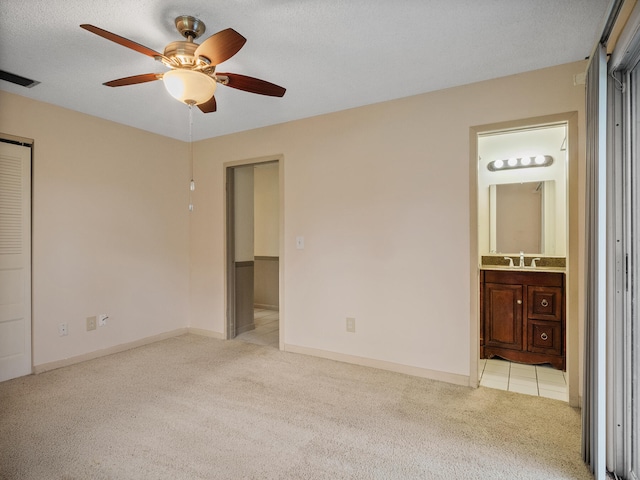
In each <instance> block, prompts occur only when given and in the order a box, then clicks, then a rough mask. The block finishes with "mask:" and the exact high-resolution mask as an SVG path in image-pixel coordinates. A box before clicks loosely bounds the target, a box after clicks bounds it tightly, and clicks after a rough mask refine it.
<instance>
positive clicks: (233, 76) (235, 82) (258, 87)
mask: <svg viewBox="0 0 640 480" xmlns="http://www.w3.org/2000/svg"><path fill="white" fill-rule="evenodd" d="M216 75H217V76H219V77H227V78H228V79H229V81H228V82H227V83H223V85H226V86H227V87H231V88H237V89H238V90H244V91H245V92H251V93H258V94H260V95H269V96H271V97H282V96H283V95H284V93H285V92H286V91H287V89H286V88H284V87H281V86H279V85H276V84H275V83H270V82H267V81H265V80H260V79H259V78H253V77H247V76H246V75H239V74H237V73H216Z"/></svg>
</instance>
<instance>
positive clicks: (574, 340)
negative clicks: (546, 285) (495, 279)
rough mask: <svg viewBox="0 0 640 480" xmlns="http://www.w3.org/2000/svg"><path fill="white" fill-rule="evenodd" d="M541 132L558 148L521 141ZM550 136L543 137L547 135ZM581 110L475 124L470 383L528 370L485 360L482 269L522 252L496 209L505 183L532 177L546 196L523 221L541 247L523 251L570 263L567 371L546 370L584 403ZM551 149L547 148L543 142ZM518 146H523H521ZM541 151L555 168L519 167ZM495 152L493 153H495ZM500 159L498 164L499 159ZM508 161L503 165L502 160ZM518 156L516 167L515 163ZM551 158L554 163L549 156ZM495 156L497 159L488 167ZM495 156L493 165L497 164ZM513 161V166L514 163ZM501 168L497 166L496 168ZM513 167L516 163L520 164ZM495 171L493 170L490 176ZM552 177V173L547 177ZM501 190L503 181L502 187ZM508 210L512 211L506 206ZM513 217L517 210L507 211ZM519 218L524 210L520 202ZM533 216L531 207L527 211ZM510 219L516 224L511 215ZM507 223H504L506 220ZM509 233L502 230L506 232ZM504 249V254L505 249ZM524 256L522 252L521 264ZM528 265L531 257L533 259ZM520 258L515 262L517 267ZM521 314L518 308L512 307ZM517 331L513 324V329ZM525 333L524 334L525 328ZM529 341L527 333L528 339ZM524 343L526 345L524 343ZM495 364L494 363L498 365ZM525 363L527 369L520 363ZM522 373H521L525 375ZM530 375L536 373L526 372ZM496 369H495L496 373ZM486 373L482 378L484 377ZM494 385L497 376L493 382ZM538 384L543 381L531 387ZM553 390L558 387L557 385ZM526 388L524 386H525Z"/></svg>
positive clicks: (572, 399) (574, 400) (573, 399)
mask: <svg viewBox="0 0 640 480" xmlns="http://www.w3.org/2000/svg"><path fill="white" fill-rule="evenodd" d="M538 134H545V135H546V136H547V137H549V138H550V143H549V147H548V148H553V152H551V151H550V152H551V153H548V152H546V151H545V152H540V151H538V152H534V151H529V150H530V149H531V147H525V148H522V146H523V145H526V143H523V142H522V140H523V139H524V138H526V137H527V136H530V137H531V138H535V137H537V136H538ZM545 135H542V137H544V136H545ZM576 140H577V113H575V112H570V113H566V114H559V115H551V116H547V117H537V118H531V119H523V120H520V121H513V122H504V123H500V124H491V125H483V126H479V127H473V128H471V131H470V152H471V156H470V172H471V175H470V178H471V183H470V190H471V195H470V204H471V205H470V208H471V211H472V212H477V214H475V215H471V216H470V217H471V219H470V223H471V232H470V233H471V235H470V237H471V252H470V253H471V255H470V257H471V276H470V280H471V298H472V302H471V322H472V325H471V370H470V383H471V385H476V386H477V385H479V384H481V380H483V377H484V375H485V374H486V373H487V370H486V369H487V368H489V373H491V370H494V371H495V373H496V376H497V377H502V378H501V380H500V381H501V382H502V383H504V386H503V387H502V388H503V389H505V390H507V389H509V388H508V385H509V384H510V383H511V378H512V377H511V378H510V376H509V372H511V369H512V368H513V370H514V372H511V373H512V374H513V373H515V374H516V375H517V376H525V375H524V372H520V369H522V370H525V368H524V365H522V366H521V365H519V364H518V363H517V362H516V363H515V364H514V362H505V363H504V364H499V363H500V362H501V361H502V360H495V361H493V360H492V361H485V360H484V359H480V350H481V348H480V343H481V341H482V338H483V333H484V332H482V331H481V323H482V322H481V305H482V303H483V299H482V298H481V295H480V290H481V289H480V283H481V272H482V271H483V257H485V260H486V259H487V257H488V258H489V259H490V258H491V257H496V258H498V257H499V259H502V256H509V254H515V255H512V256H514V258H516V257H517V256H519V251H522V250H523V249H522V248H519V249H518V251H513V252H512V251H509V252H506V251H504V250H503V247H502V246H500V241H502V240H501V238H502V239H503V240H504V235H502V236H499V235H497V231H496V228H497V225H498V224H499V223H500V220H499V219H497V218H496V216H497V214H498V213H499V212H500V211H501V210H504V208H502V207H498V208H496V207H497V206H496V198H498V197H497V195H496V192H499V190H500V188H498V185H500V184H514V183H528V184H529V185H534V184H535V188H529V189H528V190H526V191H527V195H529V196H534V195H536V196H539V195H542V198H541V199H540V200H536V202H537V203H536V205H539V206H540V207H539V211H540V218H539V219H536V220H537V221H536V222H532V221H528V222H525V223H526V226H527V227H532V224H533V223H536V224H539V228H538V231H537V233H533V234H529V236H533V237H535V240H536V242H535V243H534V244H536V245H539V247H538V248H539V251H536V252H525V253H527V257H530V258H528V259H527V260H528V261H530V260H531V259H532V258H534V257H535V258H537V257H539V256H543V257H558V258H561V259H562V261H563V262H564V265H565V268H564V273H565V279H566V283H565V298H566V304H565V307H566V313H565V325H566V329H565V335H564V341H565V346H566V348H565V351H564V354H565V356H566V372H564V374H563V372H561V371H559V372H543V373H550V374H551V375H549V376H548V377H553V378H551V379H550V381H551V382H553V383H559V381H560V378H556V375H555V373H559V374H560V375H562V376H563V378H562V380H563V382H566V387H565V388H566V392H565V393H563V399H564V400H568V401H569V403H570V404H571V405H573V406H577V405H578V403H579V375H580V373H579V371H580V365H579V358H580V357H579V354H578V344H579V342H578V274H577V273H578V268H577V267H578V235H577V234H576V232H577V226H578V225H577V219H578V215H577V208H578V197H577V141H576ZM545 148H547V147H545ZM516 150H518V151H517V152H516ZM541 153H543V154H544V155H549V156H551V157H554V162H555V165H554V164H551V167H552V168H551V167H549V166H546V167H540V168H536V167H535V166H533V165H531V167H530V168H520V162H521V161H522V162H526V164H525V165H524V167H528V165H530V164H534V163H535V162H536V156H538V155H540V154H541ZM489 157H490V158H489ZM496 161H497V162H496ZM500 161H503V164H504V167H507V168H503V169H502V170H500V171H497V170H499V169H500V168H502V166H503V164H502V163H501V162H500ZM516 161H517V163H518V164H517V165H516ZM542 161H543V160H542V159H540V162H541V164H542ZM545 161H548V159H547V160H545ZM489 162H492V163H493V164H492V165H489ZM494 162H495V163H494ZM511 162H513V165H511ZM496 165H497V168H494V167H496ZM514 165H515V166H514ZM522 172H526V173H527V175H528V177H527V178H521V175H522ZM491 175H493V176H491ZM547 177H548V178H547ZM501 188H502V187H501ZM507 210H509V209H507ZM508 214H509V215H511V217H509V216H507V217H505V218H512V219H513V218H514V217H513V214H514V212H513V211H509V212H508ZM515 214H516V218H517V217H518V215H519V212H518V208H516V212H515ZM527 215H528V216H530V215H531V213H529V214H527ZM507 222H508V224H510V225H514V222H513V221H508V220H507ZM502 225H504V222H503V223H502ZM503 233H504V232H503ZM517 236H518V232H513V234H509V235H507V237H509V238H517ZM503 253H504V255H503ZM517 261H518V259H517V258H516V262H517ZM527 265H528V263H527ZM517 266H518V264H517V263H516V267H517ZM514 312H515V313H517V307H516V309H514ZM514 331H515V330H514ZM525 335H526V333H525ZM522 341H523V342H526V338H524V337H523V340H522ZM523 348H526V345H525V346H524V347H523ZM494 363H496V365H493V364H494ZM521 367H523V368H521ZM526 367H532V368H533V370H534V375H536V378H540V377H541V375H538V374H537V372H536V370H537V369H539V368H542V367H540V366H533V365H531V366H529V365H527V366H526ZM521 373H522V374H523V375H520V374H521ZM528 373H530V372H528ZM491 376H492V375H490V377H491ZM486 379H487V378H486V377H484V380H486ZM489 383H491V382H489ZM512 386H513V389H514V391H517V390H518V389H520V388H519V387H518V386H517V385H516V384H515V383H514V384H512ZM530 387H534V388H536V389H538V388H539V385H537V382H536V385H533V384H532V385H530ZM552 388H555V387H552ZM520 390H522V391H521V393H529V394H532V393H530V392H525V391H524V390H523V389H520Z"/></svg>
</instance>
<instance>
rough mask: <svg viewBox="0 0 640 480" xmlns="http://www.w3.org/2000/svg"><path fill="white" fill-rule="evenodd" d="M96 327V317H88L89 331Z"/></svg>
mask: <svg viewBox="0 0 640 480" xmlns="http://www.w3.org/2000/svg"><path fill="white" fill-rule="evenodd" d="M95 329H96V317H87V332H88V331H90V330H95Z"/></svg>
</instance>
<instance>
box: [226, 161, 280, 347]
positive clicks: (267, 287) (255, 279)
mask: <svg viewBox="0 0 640 480" xmlns="http://www.w3.org/2000/svg"><path fill="white" fill-rule="evenodd" d="M226 179H227V222H226V224H227V322H226V338H228V339H232V338H236V339H237V340H240V341H244V342H248V343H256V344H261V345H268V346H272V347H275V348H279V346H280V297H281V295H280V290H281V288H280V284H281V281H280V279H281V274H280V272H281V268H280V243H281V242H280V235H281V222H280V216H281V214H280V206H281V202H280V197H281V195H280V162H279V161H278V160H268V161H262V162H253V163H248V164H241V165H234V166H227V168H226Z"/></svg>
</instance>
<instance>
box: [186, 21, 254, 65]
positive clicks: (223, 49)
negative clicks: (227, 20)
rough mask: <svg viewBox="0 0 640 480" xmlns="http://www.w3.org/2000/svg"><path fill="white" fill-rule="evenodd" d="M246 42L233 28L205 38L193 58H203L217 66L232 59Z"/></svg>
mask: <svg viewBox="0 0 640 480" xmlns="http://www.w3.org/2000/svg"><path fill="white" fill-rule="evenodd" d="M246 41H247V39H246V38H244V37H243V36H242V35H240V34H239V33H238V32H236V31H235V30H234V29H233V28H227V29H226V30H221V31H219V32H218V33H214V34H213V35H211V36H210V37H209V38H207V39H206V40H205V41H204V42H202V44H201V45H200V46H199V47H198V48H196V51H195V52H194V55H195V57H196V58H197V57H205V58H207V59H209V61H210V62H211V64H212V65H219V64H221V63H222V62H224V61H225V60H229V59H230V58H231V57H233V56H234V55H235V54H236V53H238V51H239V50H240V49H241V48H242V46H243V45H244V44H245V42H246Z"/></svg>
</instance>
